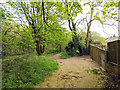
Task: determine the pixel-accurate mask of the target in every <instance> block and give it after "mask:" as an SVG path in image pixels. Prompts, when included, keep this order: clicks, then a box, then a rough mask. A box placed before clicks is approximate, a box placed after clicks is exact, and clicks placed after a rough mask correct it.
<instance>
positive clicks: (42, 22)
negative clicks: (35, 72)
mask: <svg viewBox="0 0 120 90" xmlns="http://www.w3.org/2000/svg"><path fill="white" fill-rule="evenodd" d="M55 4H56V3H54V2H43V1H42V2H29V1H26V2H15V3H14V2H9V5H10V6H11V7H12V8H13V9H14V10H16V11H15V12H14V13H17V14H18V16H17V18H18V19H20V21H21V22H22V23H24V24H25V26H26V27H27V28H28V29H29V30H31V32H32V36H33V38H34V41H35V43H36V51H37V53H38V55H41V54H43V53H44V51H45V46H46V45H47V44H46V43H47V42H48V41H47V40H48V35H51V34H50V33H53V32H54V31H60V32H61V33H63V32H65V31H66V30H65V29H61V25H60V23H59V22H61V20H60V19H59V18H58V16H56V14H55V12H54V9H53V8H55ZM56 6H57V5H56ZM51 12H53V13H51ZM25 22H26V23H28V25H27V24H26V23H25ZM22 25H23V24H22ZM56 33H57V32H56ZM52 39H55V38H52Z"/></svg>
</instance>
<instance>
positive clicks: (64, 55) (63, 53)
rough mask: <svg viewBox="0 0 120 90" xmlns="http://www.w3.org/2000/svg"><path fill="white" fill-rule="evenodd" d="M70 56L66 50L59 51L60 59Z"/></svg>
mask: <svg viewBox="0 0 120 90" xmlns="http://www.w3.org/2000/svg"><path fill="white" fill-rule="evenodd" d="M70 57H71V56H70V55H68V54H67V53H66V52H62V53H61V57H60V58H61V59H67V58H70Z"/></svg>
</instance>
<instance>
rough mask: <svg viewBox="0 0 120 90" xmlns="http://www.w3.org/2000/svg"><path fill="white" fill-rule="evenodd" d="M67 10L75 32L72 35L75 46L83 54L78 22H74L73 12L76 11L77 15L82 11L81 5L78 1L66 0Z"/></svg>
mask: <svg viewBox="0 0 120 90" xmlns="http://www.w3.org/2000/svg"><path fill="white" fill-rule="evenodd" d="M70 6H71V7H70ZM78 7H79V9H78ZM69 9H70V10H69ZM72 9H73V10H72ZM65 10H66V14H67V20H68V25H69V29H70V30H71V32H72V33H73V36H72V39H73V42H74V44H75V46H76V47H77V48H78V50H79V52H80V53H81V55H83V51H82V46H81V45H80V41H79V38H78V35H77V31H76V23H74V19H73V17H74V15H73V13H75V16H76V15H77V13H79V12H82V8H81V5H80V4H79V3H78V2H73V3H70V2H67V0H66V1H65ZM71 23H72V27H71Z"/></svg>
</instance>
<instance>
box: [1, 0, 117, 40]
mask: <svg viewBox="0 0 120 90" xmlns="http://www.w3.org/2000/svg"><path fill="white" fill-rule="evenodd" d="M6 1H9V0H0V3H5V2H6ZM26 1H27V0H26ZM28 1H29V0H28ZM33 1H36V0H33ZM41 1H42V0H41ZM45 1H47V0H45ZM53 1H54V0H53ZM72 1H74V0H72ZM84 1H88V0H84ZM103 1H106V0H103ZM115 1H116V0H115ZM58 2H61V1H58ZM80 3H81V4H82V5H83V3H84V2H83V0H82V1H81V2H80ZM82 7H83V14H81V13H79V14H78V15H77V17H76V18H75V21H77V20H78V19H81V18H83V17H86V13H87V12H88V11H89V10H90V8H89V7H88V6H87V7H86V6H84V5H83V6H82ZM100 8H101V7H99V9H100ZM115 9H116V10H117V12H118V8H115ZM11 12H12V11H11ZM15 16H17V15H15ZM14 20H15V21H17V19H14ZM17 22H18V23H20V21H19V20H18V21H17ZM24 23H26V22H24ZM106 23H107V24H113V23H114V25H112V26H111V25H104V28H103V27H102V25H101V23H100V22H99V21H94V22H92V25H91V29H90V30H91V31H96V32H98V33H100V34H101V36H103V37H105V38H107V37H110V36H113V35H115V36H118V21H115V20H113V19H109V20H107V22H106ZM27 25H28V24H27ZM62 26H63V27H65V28H67V30H69V27H68V23H67V22H66V21H65V24H64V25H62ZM78 28H81V29H83V30H84V31H86V27H85V26H84V24H83V25H79V26H78ZM79 32H80V31H79Z"/></svg>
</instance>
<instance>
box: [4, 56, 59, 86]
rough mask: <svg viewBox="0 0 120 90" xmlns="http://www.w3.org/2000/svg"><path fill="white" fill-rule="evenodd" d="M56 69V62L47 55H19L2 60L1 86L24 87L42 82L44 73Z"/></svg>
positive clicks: (47, 73)
mask: <svg viewBox="0 0 120 90" xmlns="http://www.w3.org/2000/svg"><path fill="white" fill-rule="evenodd" d="M55 70H58V63H56V62H54V61H53V60H51V59H50V58H49V57H48V56H37V55H35V54H34V55H31V54H27V55H21V56H15V57H12V58H5V59H4V60H3V71H2V73H3V74H2V75H3V76H2V87H3V88H26V87H33V86H34V85H36V84H38V83H40V82H43V81H44V78H45V76H46V75H51V74H52V72H53V71H55Z"/></svg>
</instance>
